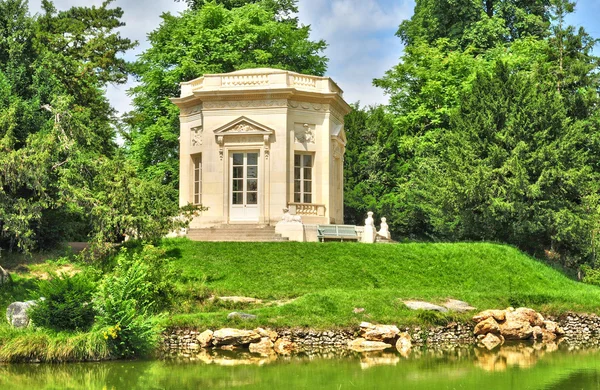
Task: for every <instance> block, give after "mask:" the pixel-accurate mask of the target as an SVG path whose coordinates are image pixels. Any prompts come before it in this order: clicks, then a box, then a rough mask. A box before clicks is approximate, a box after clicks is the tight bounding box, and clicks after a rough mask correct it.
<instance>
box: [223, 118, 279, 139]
mask: <svg viewBox="0 0 600 390" xmlns="http://www.w3.org/2000/svg"><path fill="white" fill-rule="evenodd" d="M214 133H215V135H216V136H226V135H252V134H256V135H271V134H274V133H275V131H274V130H273V129H271V128H269V127H267V126H264V125H262V124H260V123H258V122H256V121H253V120H252V119H248V118H246V117H244V116H242V117H240V118H238V119H236V120H234V121H233V122H229V123H227V124H226V125H223V126H221V127H219V128H218V129H216V130H215V131H214Z"/></svg>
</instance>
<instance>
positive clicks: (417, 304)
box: [402, 301, 448, 313]
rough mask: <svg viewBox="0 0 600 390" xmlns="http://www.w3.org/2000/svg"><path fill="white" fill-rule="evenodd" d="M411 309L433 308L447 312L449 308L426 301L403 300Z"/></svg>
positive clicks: (433, 309)
mask: <svg viewBox="0 0 600 390" xmlns="http://www.w3.org/2000/svg"><path fill="white" fill-rule="evenodd" d="M402 302H403V303H404V304H405V305H406V306H407V307H408V308H409V309H411V310H432V311H439V312H441V313H446V312H447V311H448V309H446V308H445V307H442V306H438V305H434V304H433V303H429V302H424V301H402Z"/></svg>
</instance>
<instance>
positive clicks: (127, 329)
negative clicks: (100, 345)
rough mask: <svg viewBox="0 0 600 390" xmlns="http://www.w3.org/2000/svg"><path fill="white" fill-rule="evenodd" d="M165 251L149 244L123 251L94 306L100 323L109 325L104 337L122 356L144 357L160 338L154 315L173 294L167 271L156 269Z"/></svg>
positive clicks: (101, 285) (102, 284)
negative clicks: (159, 304)
mask: <svg viewBox="0 0 600 390" xmlns="http://www.w3.org/2000/svg"><path fill="white" fill-rule="evenodd" d="M161 255H164V253H163V252H162V251H160V250H158V249H156V248H155V247H153V246H151V245H146V246H144V248H143V249H142V251H141V253H139V254H134V255H133V256H129V255H128V253H127V251H126V250H123V251H122V253H121V255H119V257H118V263H117V266H116V267H115V269H114V272H113V273H112V275H109V276H106V277H105V278H103V280H102V282H101V284H100V286H99V288H98V294H97V295H96V297H95V300H94V302H95V305H96V309H97V310H98V317H97V321H98V325H99V326H104V327H106V328H107V329H106V331H105V333H104V337H105V338H106V339H107V340H108V341H109V342H110V343H111V346H112V348H113V352H114V353H115V354H116V355H118V356H120V357H135V356H143V355H145V354H147V353H149V352H151V351H152V350H153V349H154V347H155V345H156V344H157V343H158V341H159V334H160V331H161V329H160V328H159V327H158V321H159V317H157V316H155V317H151V316H150V314H151V312H153V311H156V307H157V305H156V302H157V301H160V300H164V299H166V297H169V296H170V291H171V289H170V287H169V288H167V286H166V285H167V284H168V281H167V280H166V276H167V275H168V273H162V272H161V269H160V268H157V266H158V264H160V263H161V261H162V260H161V259H162V257H161Z"/></svg>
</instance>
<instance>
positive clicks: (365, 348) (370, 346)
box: [348, 337, 392, 352]
mask: <svg viewBox="0 0 600 390" xmlns="http://www.w3.org/2000/svg"><path fill="white" fill-rule="evenodd" d="M391 347H392V345H391V344H387V343H384V342H382V341H369V340H365V339H363V338H362V337H361V338H358V339H355V340H352V341H350V342H348V348H350V349H351V350H353V351H356V352H369V351H383V350H384V349H388V348H391Z"/></svg>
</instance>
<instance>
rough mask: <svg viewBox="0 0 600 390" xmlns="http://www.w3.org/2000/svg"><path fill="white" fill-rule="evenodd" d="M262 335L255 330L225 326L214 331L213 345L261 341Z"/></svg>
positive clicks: (237, 344) (244, 343) (245, 343)
mask: <svg viewBox="0 0 600 390" xmlns="http://www.w3.org/2000/svg"><path fill="white" fill-rule="evenodd" d="M260 339H261V337H260V335H259V334H258V333H256V332H255V331H253V330H240V329H231V328H224V329H219V330H217V331H216V332H214V333H213V345H215V346H221V345H236V346H239V345H247V344H250V343H256V342H258V341H260Z"/></svg>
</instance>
